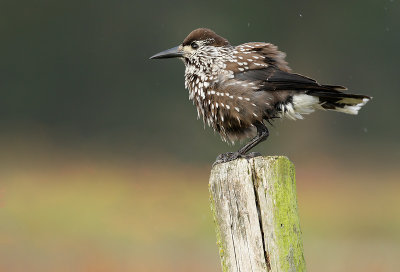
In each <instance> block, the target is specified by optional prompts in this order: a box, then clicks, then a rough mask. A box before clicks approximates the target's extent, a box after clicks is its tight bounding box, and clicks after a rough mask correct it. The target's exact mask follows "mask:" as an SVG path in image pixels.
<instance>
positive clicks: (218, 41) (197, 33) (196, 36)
mask: <svg viewBox="0 0 400 272" xmlns="http://www.w3.org/2000/svg"><path fill="white" fill-rule="evenodd" d="M194 41H209V42H208V45H212V46H216V47H220V46H228V45H230V44H229V42H228V40H227V39H225V38H223V37H221V36H219V35H217V34H216V33H215V32H214V31H212V30H211V29H208V28H198V29H195V30H193V31H192V32H190V34H189V35H188V36H187V37H186V38H185V40H184V41H183V43H182V45H183V46H185V45H190V44H191V43H192V42H194Z"/></svg>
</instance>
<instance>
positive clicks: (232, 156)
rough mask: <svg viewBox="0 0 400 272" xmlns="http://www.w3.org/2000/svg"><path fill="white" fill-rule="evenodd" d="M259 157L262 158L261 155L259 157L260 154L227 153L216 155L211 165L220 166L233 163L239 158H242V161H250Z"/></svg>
mask: <svg viewBox="0 0 400 272" xmlns="http://www.w3.org/2000/svg"><path fill="white" fill-rule="evenodd" d="M259 156H262V155H261V153H258V152H251V153H249V154H246V155H242V154H240V153H239V152H228V153H224V154H220V155H218V157H217V159H216V160H215V162H214V163H213V166H214V165H217V164H220V163H225V162H230V161H234V160H236V159H239V158H244V159H247V160H250V159H251V158H255V157H259Z"/></svg>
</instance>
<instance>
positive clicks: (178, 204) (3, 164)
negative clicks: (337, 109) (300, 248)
mask: <svg viewBox="0 0 400 272" xmlns="http://www.w3.org/2000/svg"><path fill="white" fill-rule="evenodd" d="M399 18H400V3H399V1H397V0H393V1H390V0H382V1H344V0H340V1H331V2H328V1H316V0H313V1H276V0H275V1H192V2H189V1H152V0H149V1H143V2H142V1H136V0H134V1H122V0H121V1H119V0H116V1H104V0H97V1H88V0H81V1H65V0H59V1H45V0H42V1H39V0H38V1H27V0H20V1H11V0H2V1H0V41H1V42H0V94H1V96H0V271H12V272H14V271H220V264H219V257H218V251H217V247H216V245H215V235H214V226H213V222H212V218H211V214H210V212H209V206H208V205H209V204H208V192H207V182H208V174H209V170H210V168H211V163H212V162H213V161H214V159H215V157H216V156H217V155H218V154H219V153H222V152H227V151H232V150H235V149H237V148H238V147H239V145H236V146H233V147H232V146H228V145H226V144H225V143H223V142H221V141H220V139H219V136H218V135H215V134H214V133H213V132H212V131H211V129H209V128H206V129H204V126H203V124H202V122H201V121H199V120H196V115H197V113H196V110H195V108H194V107H193V105H191V102H190V101H188V93H187V91H186V90H185V89H184V81H183V73H184V67H183V64H182V63H181V62H180V61H178V60H169V61H167V60H166V61H149V60H148V58H149V56H151V55H153V54H155V53H157V52H159V51H161V50H164V49H168V48H170V47H173V46H176V45H178V44H179V43H180V42H181V41H182V40H183V39H184V38H185V37H186V35H187V34H188V33H189V32H190V31H191V30H193V29H195V28H198V27H208V28H211V29H213V30H215V31H216V32H217V33H219V34H220V35H222V36H224V37H226V38H228V39H229V40H230V42H231V43H232V44H240V43H243V42H248V41H266V42H271V43H274V44H277V45H278V46H279V48H280V49H281V50H282V51H285V52H286V53H287V54H288V57H287V60H288V61H289V64H290V65H291V67H292V68H293V70H294V71H295V72H299V73H302V74H305V75H307V76H310V77H313V78H316V79H317V80H318V81H319V82H321V83H326V84H340V85H344V86H347V87H348V88H349V89H350V90H351V91H352V92H355V93H363V94H367V95H371V96H373V97H374V99H373V100H372V102H370V103H368V104H367V105H366V106H365V107H364V108H363V109H362V110H361V112H360V114H359V115H358V116H349V115H344V114H340V113H332V112H319V113H318V114H314V115H310V116H307V118H306V119H305V120H302V121H297V122H293V121H290V120H285V121H284V122H281V121H277V122H275V125H274V127H273V128H272V129H271V130H270V131H271V136H270V138H269V140H268V141H267V142H265V143H263V144H262V145H260V146H259V147H258V149H257V150H258V151H260V152H262V153H263V154H266V155H277V154H278V155H286V156H288V157H289V158H290V159H291V160H292V161H293V162H294V163H295V165H296V169H297V188H298V200H299V210H300V216H301V225H302V230H303V234H304V236H303V237H304V248H305V257H306V261H307V267H308V270H309V271H328V272H329V271H367V272H368V271H398V267H399V266H400V258H399V257H400V178H399V176H400V169H399V162H400V141H399V139H400V126H399V121H398V117H399V114H400V110H399V107H398V101H399V99H400V77H399V69H398V61H399V59H400V51H399V48H400V35H399V33H400V20H399Z"/></svg>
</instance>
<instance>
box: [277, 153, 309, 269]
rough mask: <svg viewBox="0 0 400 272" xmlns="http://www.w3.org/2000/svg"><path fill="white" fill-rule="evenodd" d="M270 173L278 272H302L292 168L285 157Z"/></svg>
mask: <svg viewBox="0 0 400 272" xmlns="http://www.w3.org/2000/svg"><path fill="white" fill-rule="evenodd" d="M269 171H272V173H271V174H272V180H275V183H274V189H275V190H274V192H273V199H274V201H275V202H274V203H275V210H274V217H275V230H276V235H277V239H276V241H277V243H278V247H279V259H280V264H281V270H282V271H298V272H299V271H305V270H306V267H305V261H304V255H303V243H302V239H301V231H300V220H299V216H298V212H297V197H296V180H295V169H294V165H293V164H292V163H291V162H290V161H289V159H288V158H286V157H277V158H276V159H275V161H274V162H273V163H272V165H271V169H270V170H269Z"/></svg>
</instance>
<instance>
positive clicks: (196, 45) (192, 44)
mask: <svg viewBox="0 0 400 272" xmlns="http://www.w3.org/2000/svg"><path fill="white" fill-rule="evenodd" d="M190 46H191V47H192V48H193V49H197V48H199V45H198V44H197V43H196V42H192V43H191V44H190Z"/></svg>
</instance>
